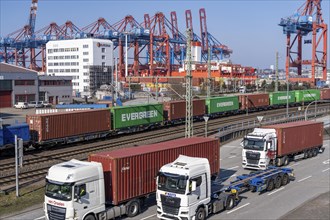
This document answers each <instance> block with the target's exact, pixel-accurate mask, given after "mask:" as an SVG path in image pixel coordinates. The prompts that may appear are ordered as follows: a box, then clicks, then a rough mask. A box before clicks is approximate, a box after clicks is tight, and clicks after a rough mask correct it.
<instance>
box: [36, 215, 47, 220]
mask: <svg viewBox="0 0 330 220" xmlns="http://www.w3.org/2000/svg"><path fill="white" fill-rule="evenodd" d="M39 219H46V216H41V217H39V218H36V219H34V220H39Z"/></svg>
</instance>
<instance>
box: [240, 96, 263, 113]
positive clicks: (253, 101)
mask: <svg viewBox="0 0 330 220" xmlns="http://www.w3.org/2000/svg"><path fill="white" fill-rule="evenodd" d="M239 103H240V109H242V110H245V109H247V108H248V109H255V108H260V107H266V106H269V95H268V94H267V93H256V94H244V95H239Z"/></svg>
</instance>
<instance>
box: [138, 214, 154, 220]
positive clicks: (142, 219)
mask: <svg viewBox="0 0 330 220" xmlns="http://www.w3.org/2000/svg"><path fill="white" fill-rule="evenodd" d="M155 215H156V214H153V215H149V216H147V217H145V218H141V220H144V219H148V218H151V217H154V216H155Z"/></svg>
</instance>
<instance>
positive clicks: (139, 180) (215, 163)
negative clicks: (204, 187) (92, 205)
mask: <svg viewBox="0 0 330 220" xmlns="http://www.w3.org/2000/svg"><path fill="white" fill-rule="evenodd" d="M180 154H181V155H186V156H191V157H202V158H207V159H208V160H209V162H210V167H211V173H212V174H216V173H218V172H219V168H220V142H219V139H215V138H203V137H192V138H181V139H177V140H172V141H167V142H161V143H157V144H150V145H144V146H138V147H132V148H123V149H119V150H114V151H108V152H101V153H96V154H91V155H90V156H89V157H88V160H89V161H96V162H100V163H102V166H103V171H104V182H105V191H106V195H105V198H106V201H107V202H109V203H112V204H113V205H118V204H120V203H122V202H125V201H128V200H130V199H132V198H137V197H140V196H143V195H147V194H149V193H152V192H154V191H156V179H155V178H156V176H157V173H158V171H159V169H160V168H161V167H162V166H163V165H165V164H168V163H171V162H173V161H174V160H175V159H176V158H177V157H178V156H179V155H180Z"/></svg>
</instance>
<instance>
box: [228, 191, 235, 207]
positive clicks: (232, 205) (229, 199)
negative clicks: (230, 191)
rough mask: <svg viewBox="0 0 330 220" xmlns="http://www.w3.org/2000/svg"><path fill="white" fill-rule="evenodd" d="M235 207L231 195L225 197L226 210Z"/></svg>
mask: <svg viewBox="0 0 330 220" xmlns="http://www.w3.org/2000/svg"><path fill="white" fill-rule="evenodd" d="M234 206H235V198H234V196H233V195H230V196H228V197H227V200H226V210H231V209H232V208H234Z"/></svg>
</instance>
